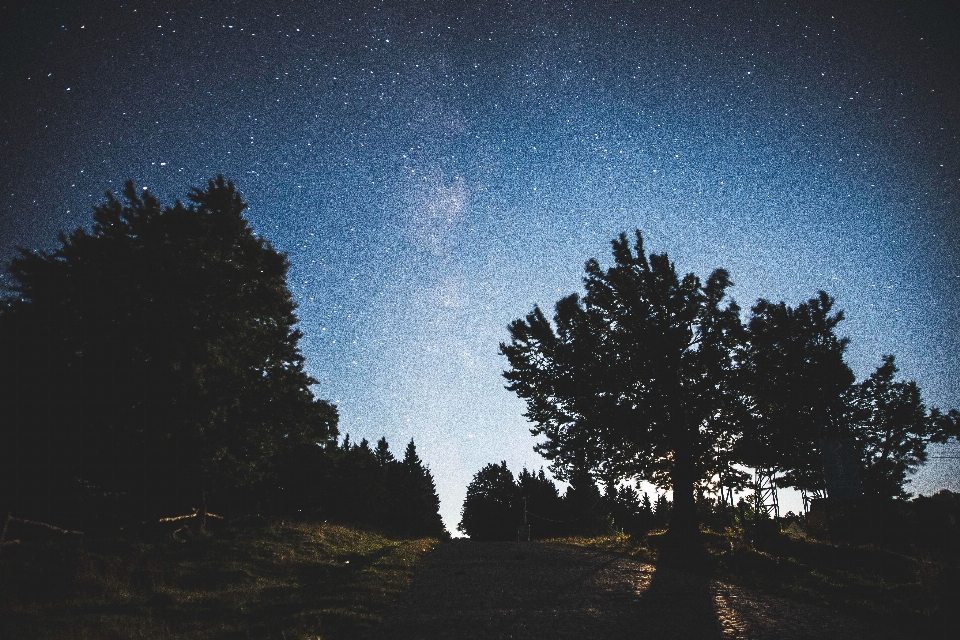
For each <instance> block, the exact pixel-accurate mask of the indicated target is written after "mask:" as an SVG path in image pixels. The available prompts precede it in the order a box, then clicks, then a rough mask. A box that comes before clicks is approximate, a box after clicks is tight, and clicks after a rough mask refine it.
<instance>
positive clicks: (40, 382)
mask: <svg viewBox="0 0 960 640" xmlns="http://www.w3.org/2000/svg"><path fill="white" fill-rule="evenodd" d="M123 196H124V201H123V202H121V201H119V200H117V199H115V198H114V197H113V196H112V195H111V194H110V193H107V196H106V202H105V203H103V204H101V205H99V206H97V207H95V209H94V223H93V226H92V229H90V230H87V229H82V228H81V229H77V230H75V231H74V232H72V233H71V234H70V235H69V236H68V235H65V234H61V235H60V236H59V247H57V248H56V249H55V250H54V251H52V252H49V253H47V252H29V251H26V250H23V249H21V250H20V254H19V256H18V257H16V258H14V259H13V260H12V261H11V263H10V265H9V274H10V276H11V281H12V286H11V287H10V290H9V293H8V294H7V295H6V296H5V297H4V298H3V301H2V307H0V341H2V348H0V359H2V363H0V364H2V376H3V380H2V383H0V394H2V396H0V402H2V412H3V415H4V420H3V421H4V423H5V426H4V428H3V431H2V441H3V442H2V446H0V449H2V450H3V452H4V453H3V454H0V455H2V456H3V460H2V467H3V469H4V471H3V475H4V478H3V482H4V487H5V489H7V488H8V487H12V488H13V489H12V490H5V492H4V502H5V505H4V508H5V509H6V508H15V509H16V510H17V511H18V512H21V513H23V512H28V513H29V512H37V511H39V512H46V511H55V512H61V513H62V512H63V511H64V510H67V511H69V510H71V509H72V510H74V511H75V512H77V511H78V510H81V509H83V510H84V511H85V512H89V511H90V510H91V509H92V510H93V511H96V510H97V509H98V508H101V507H102V508H103V509H105V510H107V511H112V512H114V513H127V516H128V517H133V516H136V517H142V516H143V515H145V514H147V513H157V512H162V511H169V510H171V509H180V508H183V507H184V506H188V505H195V504H197V503H198V502H199V497H200V495H201V494H203V493H209V494H211V495H222V496H227V495H230V496H233V497H236V496H240V495H247V496H254V495H259V494H264V493H265V492H269V491H271V490H272V489H271V487H273V486H274V485H275V482H276V480H275V478H276V477H277V465H278V463H279V461H280V460H281V459H283V457H284V455H285V452H287V451H289V450H290V449H291V448H295V447H310V446H314V447H315V446H317V443H323V442H326V441H328V440H330V439H331V438H334V437H335V436H336V424H337V413H336V409H335V408H334V407H333V406H332V405H330V404H329V403H327V402H325V401H322V400H317V399H315V398H314V396H313V394H312V392H311V389H310V387H311V385H313V384H314V383H315V382H316V381H315V380H313V379H312V378H310V376H308V375H307V374H306V373H305V372H304V369H303V362H304V360H303V356H302V355H301V353H300V351H299V348H298V345H297V342H298V340H299V338H300V337H301V334H300V332H299V331H298V330H297V329H296V328H295V325H296V322H297V318H296V316H295V314H294V310H295V304H294V302H293V299H292V297H291V295H290V292H289V290H288V289H287V286H286V274H287V269H288V266H289V265H288V262H287V260H286V257H285V256H284V255H283V254H281V253H279V252H277V251H276V250H274V249H273V247H272V246H271V245H270V243H269V242H267V241H266V240H264V239H263V238H260V237H258V236H256V235H254V233H253V231H252V230H251V228H250V226H249V224H248V223H247V221H246V220H245V219H244V218H243V216H242V212H243V211H244V209H245V207H246V204H245V203H244V202H243V200H242V199H241V197H240V194H239V193H237V191H236V189H235V188H234V185H233V183H231V182H226V181H225V180H224V179H223V177H222V176H221V177H218V178H217V179H216V180H211V181H209V182H208V184H207V186H206V188H205V189H203V190H200V189H193V190H191V191H190V193H189V194H188V202H189V204H188V205H184V204H182V203H181V202H179V201H177V202H176V203H175V204H174V205H173V206H167V207H162V206H161V205H160V203H159V202H158V201H157V200H156V199H155V198H153V197H152V196H151V195H150V194H149V193H148V192H146V191H143V192H139V191H138V190H137V189H135V187H134V185H133V183H132V182H128V183H127V184H126V186H125V187H124V189H123ZM107 503H109V505H108V504H107ZM97 505H100V506H99V507H98V506H97Z"/></svg>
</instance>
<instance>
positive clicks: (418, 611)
mask: <svg viewBox="0 0 960 640" xmlns="http://www.w3.org/2000/svg"><path fill="white" fill-rule="evenodd" d="M898 637H902V636H900V635H898V634H896V633H895V632H892V631H891V630H889V629H885V628H884V627H882V626H881V625H879V624H874V623H871V622H869V621H864V620H861V619H858V618H853V617H850V616H847V615H843V614H840V613H836V612H833V611H831V610H829V609H826V608H824V607H820V606H817V605H813V604H808V603H800V602H795V601H792V600H787V599H784V598H777V597H773V596H769V595H764V594H761V593H757V592H751V591H748V590H745V589H740V588H737V587H733V586H730V585H725V584H722V583H719V582H717V581H714V580H710V579H709V578H706V577H703V576H697V575H692V574H689V573H685V572H683V571H678V570H672V569H665V568H660V569H658V568H656V567H654V566H653V565H650V564H644V563H641V562H636V561H634V560H630V559H628V558H622V557H619V556H614V555H609V554H604V553H599V552H595V551H590V550H585V549H580V548H576V547H572V546H566V545H555V544H539V543H516V542H472V541H469V540H453V541H450V542H446V543H443V544H440V545H438V546H437V548H436V549H434V550H433V551H432V552H431V554H430V556H429V557H428V559H427V562H426V564H425V566H424V568H423V570H422V571H421V573H420V574H419V575H418V576H417V578H416V579H415V581H414V584H413V588H412V590H411V592H410V593H409V595H408V597H407V598H406V599H405V600H404V601H403V602H401V603H400V604H399V605H398V606H397V607H396V608H395V610H394V611H393V612H391V614H390V615H389V616H388V618H387V622H386V623H385V624H384V625H382V626H381V627H379V628H378V629H376V630H375V631H374V632H373V633H372V634H371V636H370V638H371V639H372V640H373V639H383V640H386V639H388V638H389V639H391V640H413V639H417V640H432V639H441V638H450V639H454V638H455V639H457V640H464V639H471V638H477V639H479V638H483V639H485V640H486V639H498V638H503V639H506V638H512V639H515V640H520V639H528V638H529V639H566V638H569V639H573V638H577V639H586V638H605V639H618V638H631V639H633V638H637V639H641V638H649V639H651V640H660V639H665V638H697V639H704V640H714V639H717V640H718V639H727V638H751V639H766V638H770V639H774V638H777V639H781V638H783V639H796V638H817V639H821V638H845V639H847V638H849V639H860V638H863V639H864V640H866V639H867V638H871V639H875V638H879V639H887V638H898Z"/></svg>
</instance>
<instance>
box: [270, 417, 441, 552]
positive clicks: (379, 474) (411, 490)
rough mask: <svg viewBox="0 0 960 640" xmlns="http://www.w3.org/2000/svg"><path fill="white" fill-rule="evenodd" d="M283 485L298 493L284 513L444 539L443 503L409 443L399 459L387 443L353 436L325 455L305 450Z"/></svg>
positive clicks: (324, 452) (292, 466)
mask: <svg viewBox="0 0 960 640" xmlns="http://www.w3.org/2000/svg"><path fill="white" fill-rule="evenodd" d="M298 455H300V456H304V457H310V458H312V459H302V460H299V461H295V462H294V463H293V464H291V465H290V467H289V472H285V473H284V474H282V476H281V479H280V480H281V482H283V483H289V485H290V486H291V487H296V488H297V490H298V492H299V493H298V494H297V495H295V496H293V502H292V503H291V504H289V505H287V508H286V510H287V511H292V510H294V509H298V510H299V509H303V510H307V511H308V512H312V513H314V514H320V515H322V516H323V517H324V518H327V519H330V520H335V521H337V522H342V523H348V524H353V525H360V526H364V527H369V528H373V529H376V530H378V531H383V532H386V533H389V534H392V535H396V536H402V537H411V538H418V537H427V536H430V537H439V536H441V535H443V534H444V527H443V522H442V520H441V519H440V513H439V509H440V499H439V498H438V497H437V492H436V486H435V485H434V481H433V475H432V474H431V473H430V470H429V469H428V468H427V467H426V466H425V465H424V464H423V462H422V461H421V460H420V456H419V455H417V448H416V445H415V444H414V442H413V440H411V441H410V442H409V443H408V444H407V447H406V450H405V451H404V455H403V458H402V459H400V460H397V459H396V457H394V455H393V453H391V451H390V447H389V445H388V444H387V440H386V438H380V440H379V441H378V442H377V445H376V447H375V448H371V447H370V443H369V442H367V440H361V441H360V442H359V443H351V442H350V436H349V435H348V436H346V437H345V438H344V439H343V442H342V443H341V444H339V445H337V446H334V447H331V448H329V449H327V450H319V449H303V450H301V451H300V452H299V453H298Z"/></svg>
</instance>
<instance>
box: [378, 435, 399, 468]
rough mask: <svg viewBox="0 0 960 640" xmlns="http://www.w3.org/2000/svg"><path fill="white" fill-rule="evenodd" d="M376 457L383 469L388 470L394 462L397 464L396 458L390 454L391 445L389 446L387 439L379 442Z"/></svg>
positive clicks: (384, 438)
mask: <svg viewBox="0 0 960 640" xmlns="http://www.w3.org/2000/svg"><path fill="white" fill-rule="evenodd" d="M374 455H375V456H376V458H377V464H379V465H380V466H381V467H383V468H387V467H389V466H390V464H391V463H392V462H396V458H394V457H393V454H392V453H390V445H389V444H387V438H386V437H382V438H380V439H379V440H377V448H376V450H375V451H374Z"/></svg>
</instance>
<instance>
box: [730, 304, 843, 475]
mask: <svg viewBox="0 0 960 640" xmlns="http://www.w3.org/2000/svg"><path fill="white" fill-rule="evenodd" d="M832 310H833V299H832V298H830V297H829V296H828V295H827V294H826V293H824V292H823V291H821V292H819V294H818V295H817V297H815V298H811V299H810V300H808V301H807V302H804V303H802V304H800V305H798V306H797V307H796V308H793V307H790V306H788V305H786V304H785V303H783V302H780V303H778V304H773V303H771V302H768V301H767V300H760V301H758V302H757V304H755V305H754V307H753V310H752V311H753V315H752V317H751V318H750V321H749V324H748V342H747V345H748V346H747V349H746V355H745V357H744V366H743V373H742V375H741V378H740V379H741V381H742V387H743V389H744V392H745V397H747V398H748V399H749V405H750V409H751V411H750V414H749V418H748V419H746V420H744V421H743V424H742V438H741V439H740V440H739V443H738V452H737V453H738V456H737V457H738V458H739V460H740V461H741V462H742V463H744V464H746V465H748V466H750V467H753V468H764V469H771V470H773V471H775V472H777V473H779V474H780V476H779V477H778V479H777V482H778V484H779V485H780V486H792V487H795V488H797V489H800V490H804V491H808V492H818V491H822V490H823V488H824V481H823V464H822V462H821V459H820V440H821V439H822V438H825V437H841V436H847V435H850V433H849V429H847V425H846V424H845V423H844V421H843V415H844V393H845V392H846V391H847V389H849V387H850V385H851V384H852V383H853V373H852V372H851V371H850V368H849V367H848V366H847V365H846V363H845V362H844V361H843V352H844V350H845V349H846V346H847V342H848V340H847V339H846V338H838V337H837V336H836V334H835V333H834V329H835V328H836V326H837V324H838V323H839V322H840V321H841V320H843V312H841V311H838V312H836V313H834V314H831V311H832Z"/></svg>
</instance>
